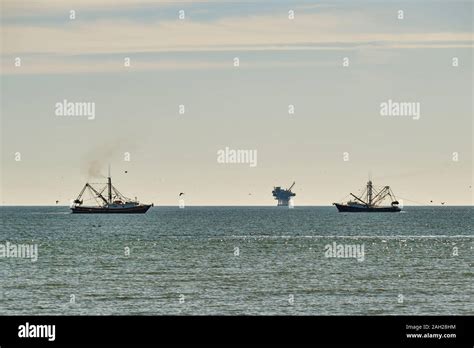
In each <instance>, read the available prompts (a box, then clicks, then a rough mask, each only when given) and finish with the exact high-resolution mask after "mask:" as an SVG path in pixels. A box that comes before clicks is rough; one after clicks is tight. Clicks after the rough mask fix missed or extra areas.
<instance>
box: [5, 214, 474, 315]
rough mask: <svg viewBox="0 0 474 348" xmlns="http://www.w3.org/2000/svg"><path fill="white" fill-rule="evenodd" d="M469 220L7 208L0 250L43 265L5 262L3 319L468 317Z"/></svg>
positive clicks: (472, 292)
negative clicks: (29, 253)
mask: <svg viewBox="0 0 474 348" xmlns="http://www.w3.org/2000/svg"><path fill="white" fill-rule="evenodd" d="M473 212H474V209H473V208H472V207H405V211H404V212H402V213H398V214H394V213H384V214H350V213H337V211H336V209H335V208H334V207H295V208H294V209H288V208H281V207H280V208H278V207H186V208H185V209H179V208H178V207H154V208H151V209H150V210H149V211H148V213H147V214H145V215H113V214H112V215H76V214H74V215H73V214H70V213H69V209H68V208H67V207H0V214H1V216H0V217H1V225H0V226H1V228H0V244H6V243H7V242H9V243H16V244H21V243H24V244H26V243H27V244H37V247H38V258H37V260H36V261H35V262H32V260H31V259H27V258H18V257H17V258H14V257H0V313H1V314H3V315H20V314H28V315H31V314H33V315H165V314H166V315H217V314H222V315H275V314H280V315H401V314H406V315H421V314H426V315H447V314H464V315H466V314H471V315H472V314H474V300H473V299H474V289H473V284H474V271H473V259H474V258H473V255H474V254H473V251H474V249H473V247H474V239H473V238H474V236H473V235H474V227H473V226H474V225H473ZM328 245H330V246H334V245H336V250H337V248H340V247H339V245H342V247H343V251H344V250H347V253H339V254H336V255H332V254H331V255H329V254H328V252H327V251H328V250H329V248H328ZM352 246H353V247H354V248H356V249H351V250H353V251H354V250H358V251H359V253H358V254H348V250H349V249H350V248H351V247H352ZM357 248H358V249H357ZM362 250H363V251H364V254H363V257H361V255H362V254H361V252H362ZM128 251H129V254H128V253H127V252H128ZM328 256H338V257H328ZM342 256H345V257H342ZM351 256H359V258H357V257H351Z"/></svg>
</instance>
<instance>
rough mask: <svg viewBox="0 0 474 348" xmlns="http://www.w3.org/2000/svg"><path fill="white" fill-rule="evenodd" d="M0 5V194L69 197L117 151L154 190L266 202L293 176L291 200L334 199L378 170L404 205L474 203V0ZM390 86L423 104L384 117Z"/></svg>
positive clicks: (134, 180)
mask: <svg viewBox="0 0 474 348" xmlns="http://www.w3.org/2000/svg"><path fill="white" fill-rule="evenodd" d="M1 6H2V7H1V28H2V33H1V36H2V40H1V41H2V46H1V65H0V67H1V86H0V87H1V93H0V96H1V156H2V158H1V171H0V175H1V192H0V195H1V197H0V202H1V204H2V205H54V204H55V201H56V200H59V202H60V203H59V204H63V205H69V202H70V200H71V199H74V198H76V196H77V194H78V193H79V191H80V190H81V188H82V186H83V185H84V183H85V182H87V181H90V182H103V181H104V175H106V174H107V166H108V164H110V165H111V168H112V169H111V170H112V178H113V182H114V184H115V185H116V186H117V188H118V189H119V190H120V191H121V192H122V193H124V194H125V195H126V196H129V197H138V198H139V199H140V201H141V202H144V203H150V202H153V203H154V204H155V205H158V206H159V205H177V204H178V195H179V193H180V192H184V193H185V202H186V204H187V205H274V204H275V201H274V199H273V197H272V195H271V191H272V189H273V187H274V186H283V187H287V186H290V185H291V183H292V182H293V181H295V182H296V185H295V187H294V192H295V193H296V197H295V201H294V203H295V206H298V205H330V204H331V203H333V202H340V201H342V200H345V199H346V196H347V195H348V194H349V192H353V193H357V192H358V191H359V189H360V188H362V187H363V186H364V185H365V183H366V181H367V180H368V177H369V176H370V177H371V178H372V180H373V182H374V184H375V185H376V186H377V185H378V186H385V185H390V187H391V188H392V190H393V191H394V193H395V194H396V195H397V198H400V199H402V200H403V202H404V204H405V205H411V204H413V205H419V204H426V205H430V204H433V205H439V204H441V202H446V204H447V205H472V202H473V193H472V169H473V146H472V134H473V122H472V118H473V117H472V116H473V105H472V95H473V70H472V58H473V57H472V48H473V27H472V22H473V19H472V18H473V3H472V2H471V1H456V0H455V1H375V0H372V1H359V0H356V1H173V2H171V1H152V0H121V1H118V0H95V1H92V0H82V1H74V0H73V1H67V2H66V1H53V0H42V1H39V0H37V1H31V0H29V1H28V0H3V1H2V4H1ZM71 11H74V16H73V17H74V18H71ZM180 11H184V12H180ZM289 11H293V12H291V13H294V17H292V18H289V17H291V16H290V12H289ZM400 11H403V13H401V12H400ZM183 13H184V18H183V19H180V18H179V16H180V15H181V16H182V15H183ZM401 15H402V17H403V18H400V17H401ZM18 58H19V59H20V60H18ZM235 58H238V60H239V65H238V66H235ZM127 59H129V62H130V64H129V66H125V65H126V64H125V62H126V60H127ZM454 60H456V62H457V66H453V62H454ZM127 61H128V60H127ZM19 62H20V65H19V64H18V63H19ZM344 62H346V63H347V62H348V64H345V65H344V64H343V63H344ZM64 100H67V101H68V102H73V103H76V102H77V103H82V102H87V103H94V107H95V114H94V117H93V118H92V117H87V116H84V115H83V116H81V115H76V116H67V115H66V116H58V114H57V112H56V111H57V110H56V109H57V103H63V101H64ZM389 100H391V101H393V102H396V103H415V104H417V105H418V106H419V108H420V114H419V117H415V116H413V117H412V115H405V116H400V115H399V116H396V115H395V116H386V115H381V111H380V110H381V103H385V102H388V101H389ZM180 105H182V106H184V114H181V113H180ZM290 105H293V107H294V113H289V106H290ZM226 148H229V149H231V150H248V151H252V152H256V154H257V162H256V165H255V166H251V165H250V163H220V162H219V161H218V155H217V153H218V152H219V151H220V150H223V149H226ZM431 201H432V202H431Z"/></svg>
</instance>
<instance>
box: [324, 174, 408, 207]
mask: <svg viewBox="0 0 474 348" xmlns="http://www.w3.org/2000/svg"><path fill="white" fill-rule="evenodd" d="M350 195H351V196H352V197H354V198H355V201H352V200H351V201H349V202H347V203H346V204H339V203H333V204H334V205H335V206H336V208H337V210H339V212H347V213H396V212H399V211H401V209H400V207H399V206H398V204H399V202H398V201H397V200H396V198H395V195H394V193H393V192H392V190H391V189H390V186H384V187H383V188H381V189H379V190H377V189H375V188H374V187H373V185H372V181H371V180H369V182H367V187H366V189H365V191H364V192H363V193H362V195H361V196H360V197H357V196H356V195H354V194H352V193H351V194H350ZM386 198H390V202H391V203H390V205H389V206H382V205H381V204H382V202H383V201H384V199H386Z"/></svg>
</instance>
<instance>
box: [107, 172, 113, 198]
mask: <svg viewBox="0 0 474 348" xmlns="http://www.w3.org/2000/svg"><path fill="white" fill-rule="evenodd" d="M107 186H108V191H109V192H108V193H109V195H108V199H109V204H112V179H111V178H110V164H109V176H108V180H107Z"/></svg>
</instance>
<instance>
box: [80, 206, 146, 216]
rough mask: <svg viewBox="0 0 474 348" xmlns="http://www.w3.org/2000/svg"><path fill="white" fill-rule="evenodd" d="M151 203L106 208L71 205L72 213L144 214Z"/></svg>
mask: <svg viewBox="0 0 474 348" xmlns="http://www.w3.org/2000/svg"><path fill="white" fill-rule="evenodd" d="M151 206H152V205H151V204H143V205H138V206H135V207H124V208H108V207H81V206H77V207H71V212H72V213H73V214H145V213H146V212H147V211H148V209H150V207H151Z"/></svg>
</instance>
